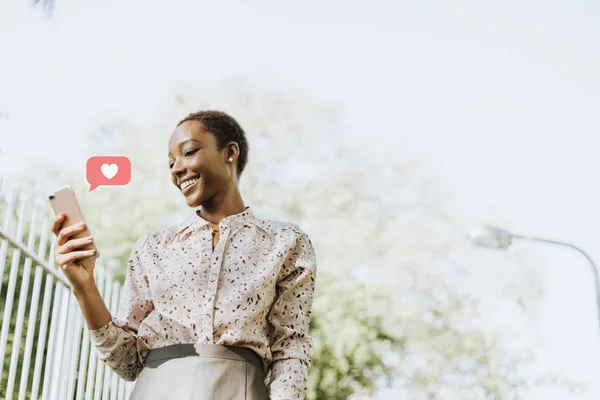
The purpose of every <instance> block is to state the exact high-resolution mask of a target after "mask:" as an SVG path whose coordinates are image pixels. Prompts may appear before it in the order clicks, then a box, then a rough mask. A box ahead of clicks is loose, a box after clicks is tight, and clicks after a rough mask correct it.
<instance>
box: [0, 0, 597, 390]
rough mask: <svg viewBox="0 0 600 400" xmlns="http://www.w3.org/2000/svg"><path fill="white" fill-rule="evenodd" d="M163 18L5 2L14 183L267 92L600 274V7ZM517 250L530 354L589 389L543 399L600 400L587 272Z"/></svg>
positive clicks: (249, 10)
mask: <svg viewBox="0 0 600 400" xmlns="http://www.w3.org/2000/svg"><path fill="white" fill-rule="evenodd" d="M77 3H82V4H79V5H78V4H77ZM149 3H151V2H148V1H145V2H142V1H129V2H124V1H84V2H77V1H75V0H57V6H56V10H55V15H54V17H53V18H52V19H47V18H45V17H43V15H42V14H41V12H40V11H39V10H38V9H34V8H32V7H31V6H30V5H29V2H28V1H21V2H16V1H4V2H1V3H0V49H1V50H0V111H1V112H3V113H6V114H8V115H9V119H3V118H2V117H1V116H0V144H1V145H0V148H1V149H2V153H0V174H1V175H5V174H18V171H19V170H20V168H21V167H22V166H23V165H25V163H26V162H27V160H28V159H31V158H32V157H36V158H40V157H42V158H43V157H47V158H53V157H54V158H55V156H53V154H55V153H56V152H60V151H61V150H60V143H64V141H65V140H69V141H70V142H71V143H73V146H77V145H79V144H81V143H80V142H81V139H78V137H80V136H79V135H80V133H81V132H84V131H86V130H87V129H89V128H90V127H91V126H94V124H95V123H96V122H97V121H100V120H102V119H103V118H106V117H107V116H112V115H123V114H124V113H127V114H128V115H132V116H133V117H135V118H142V117H143V116H144V115H148V114H149V113H151V112H152V110H156V109H159V108H160V107H161V105H162V104H164V103H165V102H166V101H168V100H169V98H168V96H169V94H170V93H171V91H172V89H173V85H175V84H177V83H181V82H194V83H214V82H218V81H219V80H220V79H222V78H227V77H229V76H232V75H239V76H245V77H249V78H250V79H253V78H254V77H265V76H268V77H269V79H270V80H272V81H273V82H276V83H277V85H278V86H279V87H290V88H291V89H293V90H295V89H298V88H300V89H301V90H303V91H305V92H308V93H310V94H312V95H314V96H323V98H326V99H330V100H331V102H332V104H334V105H336V106H337V107H338V108H340V109H341V110H342V111H343V112H344V114H343V116H344V121H343V122H344V124H345V125H347V126H350V127H351V130H350V131H349V132H348V138H349V140H361V141H364V140H367V141H372V142H375V145H377V143H378V144H380V145H381V146H385V145H386V138H387V137H388V135H400V136H402V138H403V139H404V141H405V142H406V145H407V146H409V147H410V148H411V150H412V151H413V152H414V153H415V154H416V155H417V156H418V157H419V158H421V159H424V160H427V162H428V163H429V164H430V165H431V167H432V168H433V169H435V170H436V171H438V174H439V175H440V176H441V177H442V178H443V179H444V180H445V181H446V183H447V185H448V187H449V189H450V191H451V193H452V194H453V195H454V200H455V202H456V205H457V207H458V208H459V210H460V212H461V215H462V216H463V219H464V221H465V226H477V225H479V224H481V223H483V222H491V223H496V224H501V225H502V226H504V227H506V228H509V229H514V230H515V231H517V232H519V233H524V234H531V235H540V236H544V237H551V238H556V239H562V240H566V241H570V242H572V243H574V244H577V245H579V246H581V247H582V248H584V249H586V250H587V251H588V252H589V253H590V254H591V255H592V257H593V258H594V259H596V260H598V262H599V263H600V249H599V248H598V232H597V227H598V226H600V207H598V204H600V185H599V184H598V181H597V179H595V178H596V177H597V175H598V174H597V171H600V157H598V150H599V148H600V139H599V138H598V134H597V133H598V132H600V112H599V111H600V47H599V46H598V43H600V3H597V2H594V1H579V2H575V1H566V0H563V1H528V2H523V1H514V0H509V1H503V2H496V3H495V4H494V5H492V4H489V2H480V1H464V0H456V1H453V2H423V1H403V2H393V1H372V2H370V3H369V5H368V6H366V5H365V4H366V3H365V2H352V3H351V2H342V1H319V2H318V1H314V0H310V1H303V2H294V3H291V2H275V1H265V0H256V1H252V2H241V1H236V2H232V1H225V2H219V4H218V5H217V4H212V3H209V2H192V1H188V2H184V1H172V2H169V5H168V7H164V6H160V5H159V4H164V3H163V2H160V3H159V2H155V3H152V4H149ZM228 10H234V11H228ZM49 132H52V134H51V135H50V133H49ZM32 143H36V144H35V146H33V148H31V144H32ZM519 247H520V248H521V249H524V250H528V251H530V253H531V254H530V257H531V256H532V255H533V256H539V257H540V259H541V260H543V262H540V265H543V266H544V268H545V271H541V274H542V275H543V276H544V279H545V281H544V284H545V290H546V292H547V297H546V298H545V299H544V300H543V304H542V313H541V317H540V322H539V323H536V324H535V327H533V326H534V325H533V324H532V328H531V332H529V333H530V335H531V337H532V340H533V341H534V342H536V344H537V345H538V346H539V348H540V351H542V353H543V354H544V355H545V356H546V357H547V359H546V360H545V362H547V363H548V365H553V366H554V365H556V366H559V367H561V368H563V369H564V371H565V372H566V373H567V374H568V375H569V376H572V377H574V378H576V379H579V380H581V381H583V382H584V383H587V384H588V385H589V386H590V391H589V392H588V393H587V394H585V395H581V396H575V395H573V396H568V395H566V394H564V393H562V392H560V394H558V393H541V392H540V393H535V394H532V395H531V397H530V398H531V399H586V400H587V399H590V400H591V399H598V398H600V386H599V385H598V383H596V382H598V381H600V379H598V375H599V374H600V331H599V329H598V324H597V320H596V311H595V308H594V306H595V303H594V301H595V297H594V292H593V285H592V281H591V274H590V271H589V266H588V265H587V264H586V262H585V260H584V259H583V258H582V257H580V256H579V255H578V254H576V253H575V252H570V251H568V250H562V249H560V248H553V247H550V246H537V245H531V244H525V243H524V244H522V245H520V246H519ZM485 257H491V258H497V257H500V256H499V255H498V253H495V252H491V253H489V255H487V254H486V255H485Z"/></svg>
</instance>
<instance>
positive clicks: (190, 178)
mask: <svg viewBox="0 0 600 400" xmlns="http://www.w3.org/2000/svg"><path fill="white" fill-rule="evenodd" d="M192 179H200V175H198V176H187V177H185V178H183V179H182V180H180V181H179V182H177V187H178V188H179V190H181V185H183V183H184V182H186V181H190V180H192Z"/></svg>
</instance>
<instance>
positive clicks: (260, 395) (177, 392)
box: [130, 344, 269, 400]
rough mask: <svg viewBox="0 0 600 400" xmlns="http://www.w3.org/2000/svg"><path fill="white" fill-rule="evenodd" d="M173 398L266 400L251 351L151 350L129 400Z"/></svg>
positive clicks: (259, 364) (200, 347)
mask: <svg viewBox="0 0 600 400" xmlns="http://www.w3.org/2000/svg"><path fill="white" fill-rule="evenodd" d="M196 349H198V350H196ZM175 399H176V400H268V399H269V395H268V394H267V388H266V385H265V375H264V372H263V368H262V361H261V360H260V358H259V357H258V356H257V355H256V353H255V352H253V351H252V350H250V349H245V348H240V347H229V346H221V345H216V344H201V345H199V344H196V345H195V348H194V345H193V344H177V345H173V346H167V347H163V348H160V349H152V350H150V352H149V353H148V357H147V358H146V360H145V363H144V369H143V370H142V372H141V373H140V376H139V377H138V379H137V381H136V383H135V386H134V388H133V392H132V393H131V397H130V400H175Z"/></svg>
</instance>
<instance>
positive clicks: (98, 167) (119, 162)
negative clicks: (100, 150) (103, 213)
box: [85, 156, 131, 193]
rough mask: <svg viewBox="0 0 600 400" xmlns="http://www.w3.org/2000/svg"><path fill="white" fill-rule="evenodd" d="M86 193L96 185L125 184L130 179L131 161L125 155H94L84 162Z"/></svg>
mask: <svg viewBox="0 0 600 400" xmlns="http://www.w3.org/2000/svg"><path fill="white" fill-rule="evenodd" d="M85 179H86V180H87V181H88V183H89V184H90V188H89V190H88V193H89V192H91V191H92V190H95V189H96V188H97V187H98V186H125V185H127V184H128V183H129V181H131V161H129V158H127V157H125V156H94V157H90V158H89V159H88V160H87V162H86V163H85Z"/></svg>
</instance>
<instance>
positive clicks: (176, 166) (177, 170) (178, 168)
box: [171, 160, 185, 178]
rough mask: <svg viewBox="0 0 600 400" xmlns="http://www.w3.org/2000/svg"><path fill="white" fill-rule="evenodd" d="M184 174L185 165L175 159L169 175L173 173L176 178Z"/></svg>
mask: <svg viewBox="0 0 600 400" xmlns="http://www.w3.org/2000/svg"><path fill="white" fill-rule="evenodd" d="M184 174H185V167H184V166H183V163H182V162H180V161H178V160H175V162H174V163H173V167H172V168H171V175H173V176H174V177H176V178H180V177H182V176H184Z"/></svg>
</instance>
